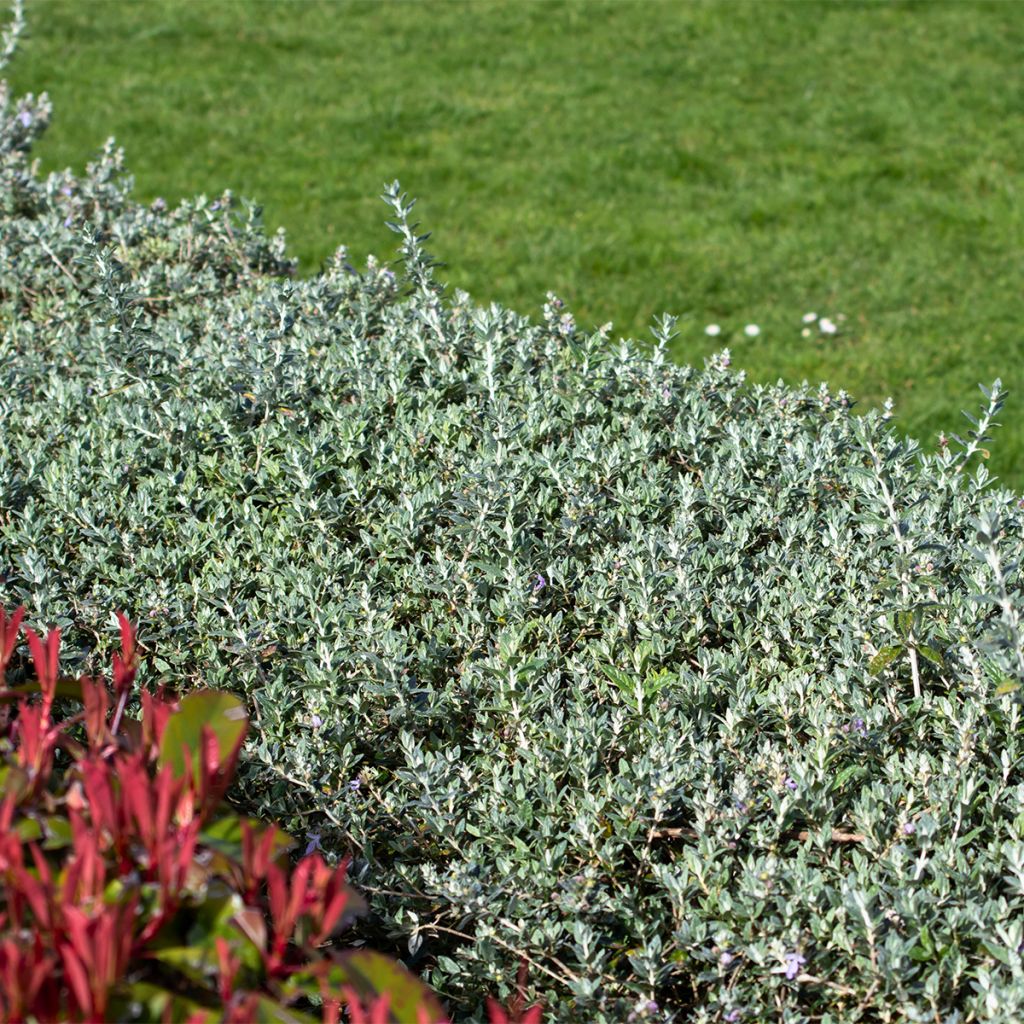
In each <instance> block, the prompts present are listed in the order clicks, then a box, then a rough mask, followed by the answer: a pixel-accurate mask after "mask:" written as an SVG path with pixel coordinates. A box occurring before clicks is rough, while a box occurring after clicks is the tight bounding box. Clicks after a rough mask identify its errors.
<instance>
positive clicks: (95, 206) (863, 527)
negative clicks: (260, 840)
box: [0, 98, 1024, 1022]
mask: <svg viewBox="0 0 1024 1024" xmlns="http://www.w3.org/2000/svg"><path fill="white" fill-rule="evenodd" d="M47 111H48V108H47V107H46V105H45V103H44V102H43V101H42V100H41V99H40V100H35V99H32V98H26V99H24V100H21V101H19V103H18V104H17V105H14V106H11V105H10V104H8V106H7V108H6V110H5V112H4V114H3V124H4V128H3V131H4V132H5V133H6V134H4V135H3V136H2V138H3V139H5V140H7V141H5V142H4V143H3V147H4V148H3V155H2V157H0V159H2V182H3V184H2V188H3V196H4V198H3V200H2V201H3V203H4V211H5V212H4V213H3V221H2V230H0V246H3V252H2V253H0V255H2V257H3V263H2V265H3V267H5V268H6V269H5V270H4V271H3V272H2V273H3V274H4V275H5V276H3V277H2V278H0V310H2V312H0V316H2V317H3V322H4V324H5V328H4V331H5V334H4V342H3V350H2V351H3V358H2V364H0V382H2V387H0V413H2V415H3V423H4V434H3V444H2V445H0V479H2V480H3V481H4V489H3V492H2V498H0V566H2V568H3V571H4V573H5V577H4V578H5V581H6V588H7V593H8V594H9V595H10V596H11V597H12V598H13V599H16V600H18V601H23V602H24V603H25V604H26V605H27V606H28V607H29V608H30V609H33V610H40V611H41V610H42V609H43V608H54V609H66V613H65V614H64V615H62V616H61V617H60V618H59V619H58V625H59V626H61V627H62V628H64V629H66V630H67V634H68V636H69V637H73V638H74V640H75V644H76V645H77V646H79V647H80V648H81V649H82V650H83V651H85V652H86V654H87V657H86V659H85V660H88V658H95V657H101V656H104V655H105V653H106V644H105V640H104V636H103V618H102V609H103V608H107V607H111V606H115V607H129V608H132V609H134V614H136V615H137V616H139V617H140V618H141V619H142V621H143V625H142V627H140V650H141V651H142V654H143V656H145V657H150V658H151V664H152V667H153V669H154V671H155V672H156V673H157V674H159V675H160V676H161V678H163V679H166V680H167V681H169V682H175V683H179V682H180V683H181V684H182V685H186V684H189V685H190V684H191V683H192V682H195V683H198V682H199V681H200V680H201V681H202V682H204V683H205V684H207V685H209V686H212V687H216V688H218V689H230V690H231V691H232V692H235V693H237V694H239V695H240V696H241V697H242V698H244V700H245V702H246V705H247V707H248V709H249V711H250V714H251V718H252V722H253V731H252V735H251V737H250V739H249V741H248V743H247V744H246V746H245V747H244V748H243V751H242V753H241V755H240V761H239V774H238V781H237V783H236V785H235V786H234V787H233V789H232V794H231V795H232V799H233V800H236V801H238V802H239V805H240V806H242V807H244V808H245V809H246V811H247V813H252V814H254V815H257V816H259V817H265V818H272V819H276V820H279V821H281V823H282V824H283V825H284V826H285V827H286V828H287V829H288V830H289V831H291V832H293V833H295V834H297V835H302V834H305V835H306V838H307V840H308V841H309V842H314V843H319V844H320V846H321V847H322V848H323V849H324V850H325V851H326V852H328V854H329V855H331V856H332V857H334V856H337V857H342V856H345V855H346V854H351V855H352V858H353V859H352V861H351V865H350V874H351V877H352V878H353V880H354V881H355V882H357V883H358V884H359V885H360V888H361V890H362V891H363V892H365V893H367V894H368V898H369V901H370V906H371V908H372V910H373V914H372V915H370V916H368V918H367V919H365V920H363V921H360V922H358V923H357V924H356V925H355V926H354V927H355V929H357V933H358V934H359V935H360V936H362V937H363V938H364V939H365V940H366V941H367V942H370V943H372V944H374V945H375V946H376V948H379V949H381V950H384V951H387V952H391V953H395V954H396V955H401V956H402V957H403V959H404V960H405V962H407V963H408V965H409V966H410V967H412V968H413V969H414V970H415V971H417V972H419V973H421V974H422V975H423V976H424V977H425V978H426V979H428V980H429V981H430V983H431V984H432V985H433V986H434V987H435V988H436V989H437V990H438V991H439V992H440V993H441V994H442V995H444V996H445V997H446V998H447V999H448V1000H450V1006H451V1012H452V1014H453V1016H455V1017H456V1019H459V1020H480V1019H482V1016H483V1009H484V1008H483V1006H482V1004H481V1002H480V999H479V993H481V992H483V991H486V990H487V989H488V988H490V987H492V986H493V987H496V988H497V990H498V991H499V992H501V993H502V994H503V995H508V994H510V992H511V987H510V985H509V983H508V982H507V981H506V980H505V979H507V978H508V977H509V976H510V974H511V973H512V972H513V971H514V968H515V964H516V963H517V962H518V961H519V960H520V959H521V958H522V957H524V956H525V957H526V958H527V962H528V963H529V964H530V984H529V986H528V991H527V995H528V996H529V998H531V999H535V998H540V999H543V1001H544V1002H545V1004H547V1006H548V1007H549V1008H550V1014H551V1019H552V1020H558V1021H573V1020H588V1021H595V1022H599V1021H609V1022H621V1021H623V1020H626V1019H628V1018H629V1017H630V1015H632V1019H634V1020H641V1019H653V1018H654V1017H655V1016H659V1017H660V1019H662V1020H676V1021H682V1020H684V1019H685V1020H695V1021H711V1020H728V1021H736V1020H741V1019H742V1020H760V1019H772V1020H777V1019H794V1020H795V1019H803V1018H807V1017H811V1018H821V1019H823V1020H824V1019H832V1020H837V1019H842V1020H851V1021H854V1020H879V1021H885V1020H896V1019H901V1020H902V1019H910V1020H918V1019H925V1018H926V1019H929V1020H935V1019H961V1020H982V1019H999V1018H1000V1016H1001V1015H1002V1019H1011V1018H1013V1017H1014V1016H1015V1015H1016V1016H1019V1015H1021V1014H1022V1013H1024V980H1022V978H1021V973H1020V972H1021V965H1020V952H1021V950H1020V947H1021V943H1022V942H1024V933H1022V926H1021V920H1022V919H1024V918H1022V916H1021V910H1022V899H1024V843H1022V838H1021V831H1022V827H1024V816H1022V814H1021V806H1022V800H1024V788H1022V783H1021V781H1020V765H1021V750H1022V748H1021V735H1020V721H1021V718H1020V713H1021V708H1020V701H1019V691H1016V692H1014V687H1016V686H1018V685H1019V683H1020V680H1021V679H1022V678H1024V660H1022V645H1021V637H1020V624H1019V619H1018V611H1017V609H1018V608H1019V600H1020V582H1019V576H1018V570H1017V564H1018V562H1019V560H1020V557H1021V553H1022V539H1021V510H1020V507H1019V497H1018V496H1017V495H1015V494H1012V493H1010V492H1008V491H1006V490H1003V489H1000V488H998V487H996V486H994V482H993V481H992V480H991V478H990V477H989V476H988V474H987V473H986V471H985V468H984V466H983V465H978V466H977V468H974V463H975V461H977V459H978V457H979V456H983V455H984V454H985V452H984V449H983V446H984V444H985V443H986V440H985V439H986V435H987V431H988V429H989V428H990V426H991V425H992V423H993V422H994V417H995V416H996V415H997V414H998V412H999V409H1000V407H1001V405H1002V402H1003V394H1002V392H1001V389H1000V388H999V386H998V383H997V386H996V387H995V388H993V389H992V390H991V391H989V392H986V396H987V397H986V405H985V408H984V410H983V414H982V416H981V418H980V420H978V421H977V422H976V423H975V425H974V426H973V428H972V431H971V432H970V433H969V434H968V435H967V436H966V437H965V438H963V439H962V440H961V439H960V438H957V437H955V436H954V437H952V438H951V439H950V440H949V441H944V444H943V445H942V446H940V450H939V451H938V452H937V453H936V454H934V455H925V454H923V453H922V452H921V449H920V447H919V446H918V445H917V444H916V443H915V442H913V441H908V440H905V439H903V438H901V437H900V436H899V435H898V434H897V433H896V432H895V431H894V429H893V418H892V415H891V410H890V409H888V408H886V409H884V410H882V411H870V412H868V413H867V414H866V415H863V416H859V415H856V414H855V413H854V411H853V409H852V408H851V403H850V400H849V398H848V397H847V396H846V395H845V394H844V393H842V392H839V393H836V394H834V393H833V392H832V391H830V390H829V389H828V388H827V387H825V386H822V387H820V388H817V389H815V388H810V387H808V386H806V385H804V386H803V387H796V388H793V387H788V386H784V385H783V384H782V383H779V384H778V385H775V386H771V387H761V386H757V387H753V386H749V385H748V384H747V383H746V381H745V380H744V377H743V374H742V373H740V372H736V371H734V370H733V369H732V368H731V366H730V360H729V355H728V353H727V352H723V353H722V354H721V355H719V356H716V357H715V358H713V359H711V360H710V361H709V362H708V363H707V365H706V366H705V367H704V369H703V370H697V369H693V368H691V367H681V366H673V365H669V364H668V363H666V361H665V359H664V345H665V344H666V343H667V340H668V338H669V337H670V335H671V332H672V331H673V330H674V327H673V322H672V320H671V319H670V318H665V319H663V320H660V321H659V322H658V324H657V325H656V327H655V347H654V349H653V351H644V350H642V349H641V348H640V347H639V346H637V345H635V344H633V343H629V342H621V343H615V342H614V341H613V339H612V337H611V334H610V329H609V328H603V329H601V330H599V331H597V332H589V331H585V330H582V329H581V328H580V327H579V326H577V325H576V324H575V323H574V321H573V318H572V316H571V315H570V314H569V313H568V312H567V311H566V310H565V308H564V307H563V306H562V304H561V303H560V302H559V301H558V300H557V299H556V298H555V297H554V296H550V297H549V299H548V302H547V303H546V305H545V307H544V311H543V316H542V317H541V318H540V319H539V321H538V322H536V323H533V322H531V321H529V320H528V319H527V318H525V317H523V316H519V315H517V314H515V313H512V312H510V311H508V310H505V309H502V308H500V307H497V306H490V307H480V306H477V305H474V304H473V303H472V302H471V301H470V299H469V297H468V296H467V295H465V294H464V293H462V292H458V291H456V292H455V293H454V295H452V296H449V295H447V294H446V293H445V291H444V289H443V288H442V287H441V285H440V284H439V283H438V281H437V279H436V277H435V276H434V271H433V269H432V267H431V261H430V259H429V257H428V256H427V254H426V253H425V251H424V248H423V245H424V241H425V236H424V235H422V234H420V233H418V232H419V229H418V228H417V227H416V226H415V225H414V224H413V223H411V220H410V217H411V214H410V208H411V203H409V202H407V201H406V200H405V198H404V196H403V195H402V193H401V192H400V189H399V188H398V186H397V184H395V185H394V186H391V187H389V188H388V189H387V192H386V196H385V198H386V199H387V202H388V203H389V204H390V205H391V206H392V207H393V209H394V211H395V217H394V222H393V226H394V228H395V229H396V231H397V232H398V233H399V234H400V236H401V245H402V248H401V257H402V260H403V267H402V272H401V275H400V276H397V275H396V274H395V273H394V272H392V271H391V270H389V269H387V268H386V267H384V266H383V265H381V264H379V263H377V262H376V261H372V260H371V261H370V262H369V263H368V265H367V267H366V269H365V270H363V271H359V272H357V271H355V270H354V269H353V268H351V267H350V266H349V265H348V263H347V258H346V256H345V253H344V250H339V253H338V256H337V258H336V259H335V260H333V261H332V262H331V264H330V265H329V266H327V267H325V268H324V270H323V272H322V273H321V274H320V275H318V276H316V277H315V278H312V279H310V280H294V279H292V278H290V277H289V276H288V275H287V274H286V273H283V271H284V270H285V269H286V267H287V261H286V259H285V257H284V253H283V250H281V249H278V248H274V247H273V246H272V244H271V243H264V242H262V241H261V240H260V239H259V235H258V231H257V228H256V226H255V223H254V222H250V221H242V220H240V219H239V218H238V216H237V214H236V211H235V207H234V204H233V203H231V204H228V203H222V204H221V205H220V207H219V208H217V209H214V205H213V204H211V203H208V202H207V201H205V200H203V199H200V200H197V201H196V202H194V203H185V204H182V206H181V207H179V208H178V209H177V210H174V211H165V210H154V209H152V208H148V209H147V208H142V207H140V206H138V205H137V204H134V203H133V202H132V201H131V199H130V193H129V192H128V190H127V186H126V185H123V184H120V183H116V182H115V181H114V179H113V176H112V175H113V167H114V164H116V163H117V160H115V158H114V156H112V155H108V156H107V157H105V158H103V160H106V161H107V162H106V163H104V162H103V160H101V161H100V163H99V164H98V165H94V166H93V167H92V168H91V169H90V170H89V172H88V173H87V174H86V175H85V177H83V178H74V177H73V176H71V175H70V174H68V173H66V172H65V173H63V174H58V175H50V176H49V177H48V178H45V179H41V178H40V177H39V176H38V174H37V173H36V172H35V171H34V170H33V169H32V167H31V166H30V165H29V164H28V163H27V155H26V153H27V148H28V146H29V144H30V143H31V141H32V138H34V136H35V134H36V133H37V131H38V130H39V129H40V128H41V126H42V123H43V120H44V113H46V112H47ZM22 112H28V113H29V114H30V115H31V117H30V122H29V124H27V125H26V126H24V127H23V128H21V127H17V123H18V122H19V119H21V114H22ZM114 152H115V151H113V150H109V153H110V154H113V153H114ZM117 159H118V160H119V158H117ZM112 161H113V163H111V162H112ZM65 189H67V190H69V191H70V195H65V194H64V190H65ZM69 210H70V211H71V215H72V221H71V223H70V224H69V225H68V226H65V220H66V218H67V216H68V215H69V214H68V211H69ZM238 239H244V244H243V243H239V245H241V252H242V253H243V257H244V258H240V257H239V256H238V255H237V252H236V250H235V248H234V242H235V241H237V240H238ZM62 268H63V269H62ZM194 275H195V280H196V281H198V283H193V276H194ZM979 555H980V557H979ZM655 1004H657V1007H658V1009H657V1010H655V1009H653V1008H652V1007H653V1006H654V1005H655ZM830 1015H831V1016H830Z"/></svg>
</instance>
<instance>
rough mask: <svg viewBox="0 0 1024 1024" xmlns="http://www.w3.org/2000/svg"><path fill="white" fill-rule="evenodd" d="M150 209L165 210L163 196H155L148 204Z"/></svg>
mask: <svg viewBox="0 0 1024 1024" xmlns="http://www.w3.org/2000/svg"><path fill="white" fill-rule="evenodd" d="M150 209H152V210H157V211H160V210H166V209H167V203H166V202H164V197H163V196H157V197H156V199H154V200H153V202H152V204H151V206H150Z"/></svg>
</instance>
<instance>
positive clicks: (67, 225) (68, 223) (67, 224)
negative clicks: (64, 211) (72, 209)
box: [64, 214, 72, 228]
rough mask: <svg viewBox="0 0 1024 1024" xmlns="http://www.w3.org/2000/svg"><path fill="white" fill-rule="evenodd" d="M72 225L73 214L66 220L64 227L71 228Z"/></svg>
mask: <svg viewBox="0 0 1024 1024" xmlns="http://www.w3.org/2000/svg"><path fill="white" fill-rule="evenodd" d="M71 224H72V217H71V214H68V215H67V216H66V217H65V218H64V227H66V228H69V227H71Z"/></svg>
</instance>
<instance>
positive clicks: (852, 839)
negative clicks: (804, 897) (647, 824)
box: [651, 828, 867, 843]
mask: <svg viewBox="0 0 1024 1024" xmlns="http://www.w3.org/2000/svg"><path fill="white" fill-rule="evenodd" d="M700 835H701V833H700V832H698V831H697V830H696V829H695V828H663V829H658V830H657V831H655V832H652V833H651V838H652V839H697V838H699V837H700ZM813 835H814V833H813V832H809V831H808V830H807V829H800V830H797V829H790V830H789V831H788V832H784V833H783V834H782V838H783V839H799V840H800V841H801V842H806V841H807V840H808V839H810V838H811V837H812V836H813ZM829 838H830V839H831V840H832V842H833V843H863V842H864V841H865V840H866V839H867V836H863V835H861V834H860V833H859V832H844V831H843V830H842V829H838V828H834V829H832V832H831V835H830V836H829Z"/></svg>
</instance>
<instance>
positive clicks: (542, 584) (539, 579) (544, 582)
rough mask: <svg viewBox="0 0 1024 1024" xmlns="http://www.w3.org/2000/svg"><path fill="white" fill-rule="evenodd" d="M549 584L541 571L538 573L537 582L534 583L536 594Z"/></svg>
mask: <svg viewBox="0 0 1024 1024" xmlns="http://www.w3.org/2000/svg"><path fill="white" fill-rule="evenodd" d="M547 585H548V581H547V580H546V579H544V577H543V576H541V574H540V573H537V582H536V583H534V585H533V592H534V593H535V594H536V593H537V591H538V590H543V589H544V588H545V587H546V586H547Z"/></svg>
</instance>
